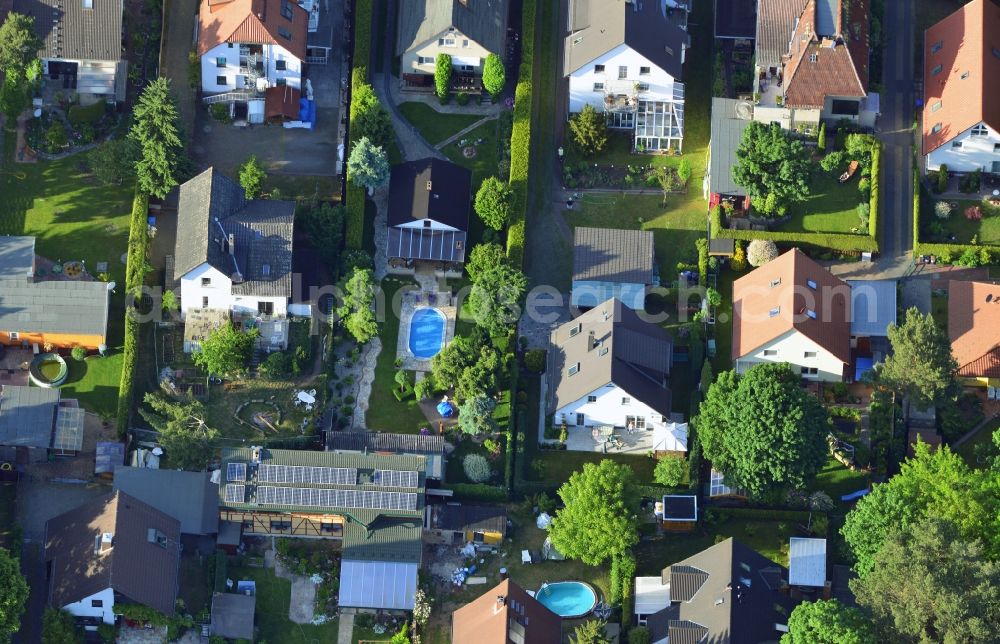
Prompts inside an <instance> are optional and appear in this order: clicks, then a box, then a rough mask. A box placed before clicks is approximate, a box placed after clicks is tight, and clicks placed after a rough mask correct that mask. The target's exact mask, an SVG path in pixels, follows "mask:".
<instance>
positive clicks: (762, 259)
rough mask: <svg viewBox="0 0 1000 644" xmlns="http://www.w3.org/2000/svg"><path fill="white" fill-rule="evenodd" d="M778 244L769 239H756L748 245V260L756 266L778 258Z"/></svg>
mask: <svg viewBox="0 0 1000 644" xmlns="http://www.w3.org/2000/svg"><path fill="white" fill-rule="evenodd" d="M777 257H778V246H777V245H776V244H775V243H774V242H773V241H771V240H769V239H755V240H753V241H751V242H750V245H749V246H748V247H747V260H748V261H749V262H750V265H751V266H753V267H754V268H756V267H758V266H763V265H764V264H766V263H768V262H770V261H771V260H774V259H777Z"/></svg>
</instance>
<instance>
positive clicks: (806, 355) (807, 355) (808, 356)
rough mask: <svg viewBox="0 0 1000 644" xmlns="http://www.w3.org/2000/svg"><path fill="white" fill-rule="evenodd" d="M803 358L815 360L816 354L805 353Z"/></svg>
mask: <svg viewBox="0 0 1000 644" xmlns="http://www.w3.org/2000/svg"><path fill="white" fill-rule="evenodd" d="M805 357H806V358H815V357H816V352H815V351H806V352H805Z"/></svg>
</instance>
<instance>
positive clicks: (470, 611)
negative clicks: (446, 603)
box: [451, 579, 562, 644]
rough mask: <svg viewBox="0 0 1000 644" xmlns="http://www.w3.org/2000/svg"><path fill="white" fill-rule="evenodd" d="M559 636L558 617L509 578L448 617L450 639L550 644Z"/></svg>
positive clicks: (493, 643)
mask: <svg viewBox="0 0 1000 644" xmlns="http://www.w3.org/2000/svg"><path fill="white" fill-rule="evenodd" d="M561 637H562V619H561V618H560V617H559V616H558V615H556V614H555V613H553V612H552V611H551V610H549V609H548V608H546V607H545V606H544V605H543V604H542V603H541V602H539V601H538V600H537V599H535V598H534V596H532V595H529V594H528V593H527V592H526V591H525V590H524V589H523V588H521V587H520V586H518V585H517V584H515V583H514V582H512V581H511V580H509V579H504V580H503V581H501V582H500V583H499V584H497V585H496V586H494V587H493V588H491V589H489V590H487V591H486V592H485V593H483V594H482V595H480V596H479V597H478V598H477V599H474V600H472V601H471V602H469V603H468V604H466V605H465V606H462V607H461V608H459V609H458V610H456V611H455V612H454V613H453V614H452V617H451V641H452V642H456V643H457V642H477V643H478V644H508V643H509V642H520V643H521V644H551V643H552V642H559V641H560V639H561Z"/></svg>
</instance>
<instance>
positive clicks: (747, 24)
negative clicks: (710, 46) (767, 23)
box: [715, 0, 757, 39]
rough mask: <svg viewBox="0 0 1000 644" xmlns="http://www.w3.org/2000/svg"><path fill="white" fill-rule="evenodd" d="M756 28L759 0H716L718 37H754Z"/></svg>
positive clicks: (716, 33) (716, 35) (716, 29)
mask: <svg viewBox="0 0 1000 644" xmlns="http://www.w3.org/2000/svg"><path fill="white" fill-rule="evenodd" d="M756 28H757V0H716V3H715V37H716V38H749V39H753V38H754V36H755V35H756Z"/></svg>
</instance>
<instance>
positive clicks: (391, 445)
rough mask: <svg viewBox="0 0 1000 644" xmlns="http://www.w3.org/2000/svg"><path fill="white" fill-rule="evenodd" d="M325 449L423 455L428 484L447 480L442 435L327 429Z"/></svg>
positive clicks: (364, 452)
mask: <svg viewBox="0 0 1000 644" xmlns="http://www.w3.org/2000/svg"><path fill="white" fill-rule="evenodd" d="M326 449H327V451H330V452H360V453H362V454H368V453H372V454H397V455H401V456H422V457H423V458H424V461H425V463H426V468H425V472H424V474H425V476H426V477H427V480H428V487H430V484H431V482H433V481H438V482H440V481H443V480H444V471H445V441H444V436H441V435H435V434H393V433H390V432H376V431H363V432H349V431H330V432H327V433H326Z"/></svg>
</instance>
